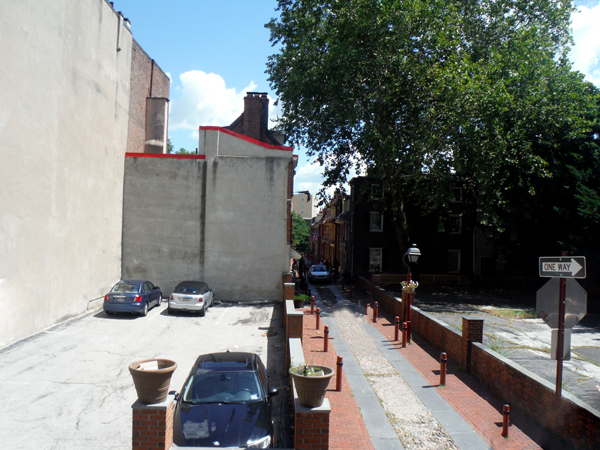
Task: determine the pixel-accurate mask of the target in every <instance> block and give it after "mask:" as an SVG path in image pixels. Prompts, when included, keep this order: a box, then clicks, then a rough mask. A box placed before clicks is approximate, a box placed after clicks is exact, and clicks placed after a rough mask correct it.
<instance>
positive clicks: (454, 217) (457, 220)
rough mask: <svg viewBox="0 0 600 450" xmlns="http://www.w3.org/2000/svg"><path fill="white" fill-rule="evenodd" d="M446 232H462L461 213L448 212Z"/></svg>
mask: <svg viewBox="0 0 600 450" xmlns="http://www.w3.org/2000/svg"><path fill="white" fill-rule="evenodd" d="M448 232H449V233H450V234H461V233H462V214H450V215H449V216H448Z"/></svg>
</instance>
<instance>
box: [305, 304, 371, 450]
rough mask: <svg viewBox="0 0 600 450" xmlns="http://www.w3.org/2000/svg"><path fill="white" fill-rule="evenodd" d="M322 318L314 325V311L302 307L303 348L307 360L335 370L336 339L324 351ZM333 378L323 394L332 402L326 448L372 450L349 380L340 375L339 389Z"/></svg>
mask: <svg viewBox="0 0 600 450" xmlns="http://www.w3.org/2000/svg"><path fill="white" fill-rule="evenodd" d="M323 335H324V328H323V321H321V323H320V326H319V330H317V329H316V315H311V314H310V308H305V309H304V332H303V338H302V349H303V350H304V361H305V362H306V364H321V365H325V366H329V367H333V368H334V370H336V371H337V354H336V353H335V340H334V339H332V338H330V340H329V351H328V352H327V353H325V352H324V351H323ZM335 386H336V378H335V376H333V377H332V378H331V381H330V382H329V387H328V389H327V393H326V394H325V396H326V397H327V398H328V399H329V404H330V405H331V415H330V418H329V423H330V429H329V448H330V449H331V450H348V449H360V450H362V449H364V450H374V447H373V444H372V443H371V438H370V437H369V432H368V431H367V427H366V426H365V423H364V421H363V418H362V415H361V413H360V410H359V409H358V405H357V404H356V401H355V400H354V396H353V394H352V390H351V389H350V385H349V384H348V380H347V379H346V376H345V375H344V376H343V377H342V390H341V392H337V391H336V390H335Z"/></svg>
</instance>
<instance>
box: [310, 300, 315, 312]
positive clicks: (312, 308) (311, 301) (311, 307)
mask: <svg viewBox="0 0 600 450" xmlns="http://www.w3.org/2000/svg"><path fill="white" fill-rule="evenodd" d="M310 313H311V314H314V313H315V296H314V295H313V296H312V297H311V298H310Z"/></svg>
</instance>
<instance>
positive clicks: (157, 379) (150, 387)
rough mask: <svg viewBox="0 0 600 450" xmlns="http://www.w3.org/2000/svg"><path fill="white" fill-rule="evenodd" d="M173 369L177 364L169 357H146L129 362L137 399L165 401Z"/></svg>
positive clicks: (145, 401)
mask: <svg viewBox="0 0 600 450" xmlns="http://www.w3.org/2000/svg"><path fill="white" fill-rule="evenodd" d="M175 369H177V364H176V363H175V361H171V360H170V359H146V360H144V361H137V362H134V363H131V364H129V372H130V373H131V376H132V377H133V384H134V385H135V390H136V391H137V395H138V400H139V401H140V402H142V403H146V404H152V403H161V402H163V401H165V399H166V398H167V395H168V393H169V384H170V383H171V375H173V372H174V371H175Z"/></svg>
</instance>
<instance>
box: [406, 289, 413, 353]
mask: <svg viewBox="0 0 600 450" xmlns="http://www.w3.org/2000/svg"><path fill="white" fill-rule="evenodd" d="M411 296H412V294H411V293H407V294H406V340H407V341H408V343H409V344H410V301H411Z"/></svg>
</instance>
